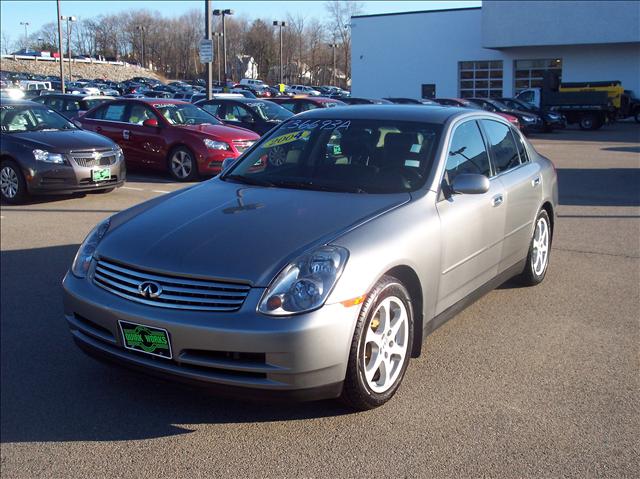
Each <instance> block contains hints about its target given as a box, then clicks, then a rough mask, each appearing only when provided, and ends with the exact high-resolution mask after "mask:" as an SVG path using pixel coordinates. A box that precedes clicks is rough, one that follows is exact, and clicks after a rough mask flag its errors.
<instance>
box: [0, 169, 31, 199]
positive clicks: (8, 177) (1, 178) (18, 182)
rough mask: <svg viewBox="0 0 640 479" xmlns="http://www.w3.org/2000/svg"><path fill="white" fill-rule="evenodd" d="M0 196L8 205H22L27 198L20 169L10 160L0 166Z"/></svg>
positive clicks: (25, 186) (25, 185)
mask: <svg viewBox="0 0 640 479" xmlns="http://www.w3.org/2000/svg"><path fill="white" fill-rule="evenodd" d="M0 194H1V195H2V199H3V200H5V201H6V202H8V203H22V202H23V201H25V200H26V199H27V197H28V196H29V194H28V192H27V184H26V183H25V181H24V176H22V171H20V167H19V166H18V165H17V164H16V163H15V162H13V161H11V160H5V161H3V162H2V163H1V164H0Z"/></svg>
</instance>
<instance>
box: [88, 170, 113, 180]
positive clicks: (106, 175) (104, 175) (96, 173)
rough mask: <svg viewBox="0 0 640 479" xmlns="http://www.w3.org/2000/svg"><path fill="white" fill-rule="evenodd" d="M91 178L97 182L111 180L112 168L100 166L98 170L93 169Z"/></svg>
mask: <svg viewBox="0 0 640 479" xmlns="http://www.w3.org/2000/svg"><path fill="white" fill-rule="evenodd" d="M91 179H92V180H93V181H95V182H98V181H107V180H110V179H111V168H100V169H98V170H91Z"/></svg>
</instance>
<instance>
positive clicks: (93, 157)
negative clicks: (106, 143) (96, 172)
mask: <svg viewBox="0 0 640 479" xmlns="http://www.w3.org/2000/svg"><path fill="white" fill-rule="evenodd" d="M69 156H70V157H71V159H72V160H73V161H74V162H75V163H76V164H77V165H78V166H83V167H86V168H93V167H95V166H110V165H115V164H116V162H117V161H118V158H117V156H116V152H115V151H113V150H106V151H72V152H71V153H69ZM98 156H99V157H98Z"/></svg>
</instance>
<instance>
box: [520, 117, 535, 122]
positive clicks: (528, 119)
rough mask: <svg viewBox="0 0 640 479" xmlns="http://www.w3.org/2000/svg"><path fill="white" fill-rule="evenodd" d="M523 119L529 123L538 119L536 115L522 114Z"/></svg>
mask: <svg viewBox="0 0 640 479" xmlns="http://www.w3.org/2000/svg"><path fill="white" fill-rule="evenodd" d="M522 119H523V120H524V121H526V122H527V123H531V122H533V121H536V117H535V116H529V115H522Z"/></svg>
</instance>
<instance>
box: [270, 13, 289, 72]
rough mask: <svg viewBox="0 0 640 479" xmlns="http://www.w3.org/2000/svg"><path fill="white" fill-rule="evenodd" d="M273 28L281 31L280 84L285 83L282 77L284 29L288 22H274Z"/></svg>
mask: <svg viewBox="0 0 640 479" xmlns="http://www.w3.org/2000/svg"><path fill="white" fill-rule="evenodd" d="M273 26H274V27H278V28H279V29H280V84H282V83H284V81H283V76H282V27H286V26H287V22H281V21H279V20H274V21H273Z"/></svg>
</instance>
